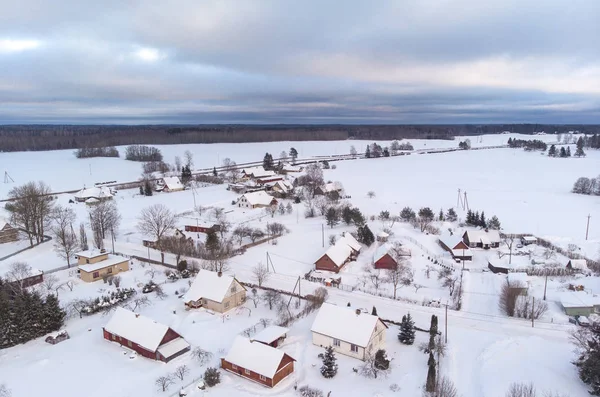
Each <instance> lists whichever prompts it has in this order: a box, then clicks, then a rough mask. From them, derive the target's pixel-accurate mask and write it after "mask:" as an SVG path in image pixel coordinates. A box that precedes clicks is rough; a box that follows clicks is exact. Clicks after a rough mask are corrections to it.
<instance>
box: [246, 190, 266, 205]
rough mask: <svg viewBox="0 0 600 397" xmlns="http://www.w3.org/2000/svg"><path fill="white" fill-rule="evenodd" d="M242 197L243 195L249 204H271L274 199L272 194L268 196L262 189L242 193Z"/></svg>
mask: <svg viewBox="0 0 600 397" xmlns="http://www.w3.org/2000/svg"><path fill="white" fill-rule="evenodd" d="M242 197H245V198H246V200H247V201H248V203H250V205H271V202H272V201H273V200H274V199H273V197H272V196H269V195H268V194H267V193H266V192H264V191H262V190H260V191H258V192H252V193H246V194H244V195H242Z"/></svg>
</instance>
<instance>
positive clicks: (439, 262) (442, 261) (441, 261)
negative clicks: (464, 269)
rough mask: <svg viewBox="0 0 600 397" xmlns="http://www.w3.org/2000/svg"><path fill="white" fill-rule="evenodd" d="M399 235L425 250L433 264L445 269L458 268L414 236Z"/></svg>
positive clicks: (452, 269)
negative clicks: (446, 261)
mask: <svg viewBox="0 0 600 397" xmlns="http://www.w3.org/2000/svg"><path fill="white" fill-rule="evenodd" d="M399 237H402V238H403V239H405V240H408V241H410V242H411V243H413V244H414V245H416V246H417V247H419V248H420V249H421V250H422V251H423V252H425V253H426V254H427V255H428V256H429V258H430V260H431V262H432V263H433V264H435V265H438V266H441V267H443V268H444V269H448V270H451V271H455V270H456V268H455V267H454V265H453V264H451V263H445V259H443V258H442V257H441V256H439V255H436V254H434V253H433V252H431V251H429V249H427V248H425V247H424V246H423V244H421V243H419V242H418V241H417V240H416V239H414V238H412V237H409V236H405V235H402V236H399Z"/></svg>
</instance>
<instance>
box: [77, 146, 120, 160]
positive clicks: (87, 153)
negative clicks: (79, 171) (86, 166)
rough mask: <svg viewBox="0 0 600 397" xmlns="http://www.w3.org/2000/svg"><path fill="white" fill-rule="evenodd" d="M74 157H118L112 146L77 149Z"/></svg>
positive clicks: (115, 149)
mask: <svg viewBox="0 0 600 397" xmlns="http://www.w3.org/2000/svg"><path fill="white" fill-rule="evenodd" d="M75 157H77V158H78V159H83V158H88V157H119V151H118V150H117V148H116V147H114V146H104V147H85V148H79V149H77V150H76V151H75Z"/></svg>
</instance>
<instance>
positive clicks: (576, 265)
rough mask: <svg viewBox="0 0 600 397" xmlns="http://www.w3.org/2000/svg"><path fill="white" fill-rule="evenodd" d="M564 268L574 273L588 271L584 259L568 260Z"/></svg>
mask: <svg viewBox="0 0 600 397" xmlns="http://www.w3.org/2000/svg"><path fill="white" fill-rule="evenodd" d="M566 268H567V269H569V270H573V271H576V272H587V271H589V268H588V265H587V261H586V260H585V259H569V261H568V262H567V266H566Z"/></svg>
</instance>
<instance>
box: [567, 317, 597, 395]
mask: <svg viewBox="0 0 600 397" xmlns="http://www.w3.org/2000/svg"><path fill="white" fill-rule="evenodd" d="M571 339H572V341H573V343H574V344H575V347H576V351H577V355H578V356H577V359H576V360H575V361H574V364H575V366H577V369H578V371H579V378H580V379H581V380H582V381H583V383H585V384H586V385H588V386H589V387H590V390H589V393H590V394H591V395H592V396H600V332H599V331H598V329H596V328H593V327H592V328H590V329H585V328H579V329H578V330H577V331H575V332H574V333H573V334H572V337H571Z"/></svg>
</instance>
